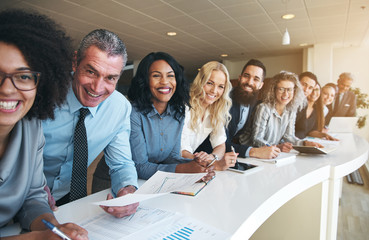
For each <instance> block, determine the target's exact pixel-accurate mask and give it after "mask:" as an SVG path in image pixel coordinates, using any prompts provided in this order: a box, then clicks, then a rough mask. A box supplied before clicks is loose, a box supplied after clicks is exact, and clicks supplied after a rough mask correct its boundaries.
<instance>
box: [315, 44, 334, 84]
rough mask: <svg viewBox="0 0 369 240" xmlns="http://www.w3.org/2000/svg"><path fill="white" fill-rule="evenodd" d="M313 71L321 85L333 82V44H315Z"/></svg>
mask: <svg viewBox="0 0 369 240" xmlns="http://www.w3.org/2000/svg"><path fill="white" fill-rule="evenodd" d="M313 49H314V50H313V57H312V59H313V63H312V65H313V66H312V68H311V69H310V71H312V72H313V73H314V74H315V75H316V76H317V77H318V81H319V83H320V84H321V85H325V84H326V83H328V82H332V80H333V79H332V72H333V45H332V44H331V43H320V44H315V45H314V48H313Z"/></svg>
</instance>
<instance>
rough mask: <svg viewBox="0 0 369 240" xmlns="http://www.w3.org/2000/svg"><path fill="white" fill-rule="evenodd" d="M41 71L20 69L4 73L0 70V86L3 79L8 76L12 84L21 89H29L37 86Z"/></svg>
mask: <svg viewBox="0 0 369 240" xmlns="http://www.w3.org/2000/svg"><path fill="white" fill-rule="evenodd" d="M40 77H41V73H40V72H33V71H20V72H13V73H4V72H1V71H0V79H1V82H0V86H1V85H3V83H4V81H5V79H7V78H10V80H11V82H12V83H13V86H14V87H15V88H16V89H18V90H21V91H30V90H33V89H35V88H36V87H37V84H38V82H39V80H40Z"/></svg>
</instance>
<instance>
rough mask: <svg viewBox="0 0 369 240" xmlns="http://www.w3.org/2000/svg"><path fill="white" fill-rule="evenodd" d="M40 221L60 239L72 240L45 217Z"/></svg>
mask: <svg viewBox="0 0 369 240" xmlns="http://www.w3.org/2000/svg"><path fill="white" fill-rule="evenodd" d="M41 221H42V222H43V223H44V224H45V226H46V227H47V228H48V229H50V230H51V231H52V232H53V233H55V234H56V235H58V236H59V237H60V238H61V239H63V240H72V239H70V238H69V237H68V236H67V235H65V233H63V232H62V231H60V230H59V229H58V228H57V227H55V226H54V224H52V223H51V222H48V221H46V220H45V219H42V220H41Z"/></svg>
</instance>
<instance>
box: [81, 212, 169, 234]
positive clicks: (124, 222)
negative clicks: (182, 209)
mask: <svg viewBox="0 0 369 240" xmlns="http://www.w3.org/2000/svg"><path fill="white" fill-rule="evenodd" d="M174 215H175V213H173V212H169V211H165V210H161V209H156V208H145V207H142V206H140V207H138V208H137V212H136V213H135V214H132V215H131V216H127V217H124V218H116V217H114V216H112V215H109V214H107V213H105V212H104V213H101V214H99V215H97V216H93V217H91V218H89V219H85V220H84V221H82V222H79V223H78V224H79V225H80V226H82V227H83V228H85V229H86V230H87V231H88V237H89V239H90V240H120V239H125V237H126V236H130V235H131V234H133V233H135V232H137V231H140V230H143V229H146V228H148V227H149V226H151V225H153V224H159V223H160V222H161V221H163V220H165V219H168V218H170V217H171V216H174ZM146 234H150V233H148V232H147V233H146ZM127 239H132V238H127Z"/></svg>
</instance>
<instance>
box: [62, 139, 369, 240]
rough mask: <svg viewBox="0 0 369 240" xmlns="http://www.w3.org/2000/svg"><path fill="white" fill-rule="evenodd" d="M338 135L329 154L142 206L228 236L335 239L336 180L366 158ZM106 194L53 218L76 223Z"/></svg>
mask: <svg viewBox="0 0 369 240" xmlns="http://www.w3.org/2000/svg"><path fill="white" fill-rule="evenodd" d="M339 139H341V142H340V145H339V148H338V149H337V150H336V151H334V152H332V153H330V154H328V155H314V156H311V155H305V156H303V155H299V156H297V157H296V161H295V162H293V163H291V164H287V165H282V166H276V165H274V164H269V163H262V162H257V163H258V165H261V166H262V167H261V168H260V170H259V171H254V172H252V173H249V174H248V173H246V174H240V173H235V172H231V171H224V172H217V176H216V178H215V179H214V180H213V181H212V182H211V183H210V184H209V185H208V186H207V187H205V188H204V189H203V190H202V191H201V192H200V193H199V194H198V195H197V196H196V197H190V196H183V195H176V194H170V195H166V196H162V197H158V198H155V199H150V200H148V201H145V202H143V204H144V205H145V206H150V207H155V208H161V209H165V210H169V211H174V212H176V211H177V212H181V213H183V214H185V215H188V216H191V217H194V218H196V219H198V220H201V221H203V222H205V223H208V224H210V225H213V226H215V227H217V228H219V229H222V230H224V231H226V232H229V233H232V239H249V238H253V239H281V238H283V239H336V232H337V216H338V199H339V194H340V191H341V188H340V187H341V185H340V180H341V178H342V177H343V176H345V175H347V174H349V173H351V172H353V171H354V170H356V169H358V168H359V167H360V166H362V165H363V164H364V163H365V162H366V160H367V159H368V149H369V144H368V142H367V141H366V140H364V139H362V138H361V137H358V136H356V135H353V134H340V135H339ZM240 161H244V159H240ZM107 192H108V190H105V191H102V192H100V193H96V194H93V195H90V196H88V197H86V198H84V199H80V200H77V201H75V202H72V203H69V204H67V205H64V206H61V207H60V209H59V211H58V212H57V213H56V217H57V219H58V220H59V221H60V222H70V221H73V222H74V221H79V220H81V219H84V218H86V217H88V216H93V215H95V214H96V213H100V212H101V211H102V210H101V209H100V208H99V207H97V206H94V205H92V204H87V203H88V202H93V201H97V200H103V199H105V197H106V193H107Z"/></svg>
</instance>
